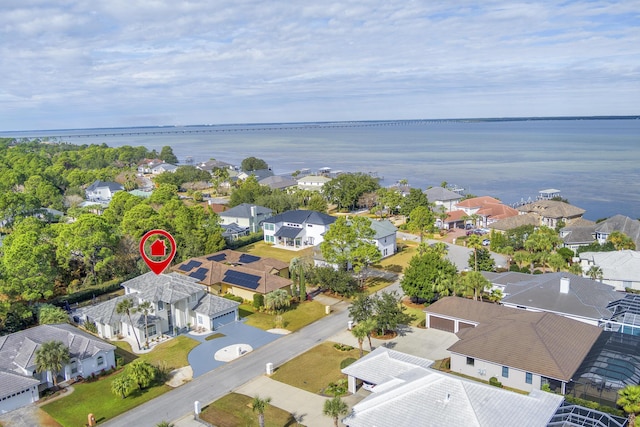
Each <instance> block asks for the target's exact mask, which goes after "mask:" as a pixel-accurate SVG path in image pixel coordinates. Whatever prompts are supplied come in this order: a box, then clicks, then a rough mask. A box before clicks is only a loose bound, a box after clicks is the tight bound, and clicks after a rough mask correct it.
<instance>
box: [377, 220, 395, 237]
mask: <svg viewBox="0 0 640 427" xmlns="http://www.w3.org/2000/svg"><path fill="white" fill-rule="evenodd" d="M371 228H372V229H373V231H374V232H375V234H374V236H373V238H374V239H380V238H382V237H386V236H389V235H391V234H394V233H395V232H397V231H398V229H397V228H396V226H395V225H393V223H392V222H391V221H389V220H388V219H384V220H371Z"/></svg>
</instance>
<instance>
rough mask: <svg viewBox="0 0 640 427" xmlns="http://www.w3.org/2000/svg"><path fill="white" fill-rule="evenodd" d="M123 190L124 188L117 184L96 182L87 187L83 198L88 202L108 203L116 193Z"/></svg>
mask: <svg viewBox="0 0 640 427" xmlns="http://www.w3.org/2000/svg"><path fill="white" fill-rule="evenodd" d="M122 190H124V187H123V186H122V185H120V184H118V183H117V182H105V181H100V180H97V181H95V182H94V183H93V184H91V185H90V186H88V187H87V189H86V190H85V191H84V192H85V197H86V199H87V200H89V201H90V202H103V203H104V202H106V203H108V202H110V201H111V198H112V197H113V195H114V194H115V193H117V192H118V191H122Z"/></svg>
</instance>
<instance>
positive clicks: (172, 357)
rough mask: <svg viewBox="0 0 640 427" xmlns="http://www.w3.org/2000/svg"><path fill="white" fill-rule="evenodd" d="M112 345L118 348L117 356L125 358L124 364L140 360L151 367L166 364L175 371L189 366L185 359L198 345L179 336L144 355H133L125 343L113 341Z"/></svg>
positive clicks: (187, 338) (191, 339) (196, 342)
mask: <svg viewBox="0 0 640 427" xmlns="http://www.w3.org/2000/svg"><path fill="white" fill-rule="evenodd" d="M112 344H113V345H115V346H116V347H118V349H119V350H117V354H119V355H121V356H123V357H125V363H129V362H131V361H132V360H135V359H137V358H140V359H142V360H146V361H147V362H149V363H151V364H152V365H158V364H160V363H161V362H166V364H167V366H169V367H171V368H173V369H177V368H182V367H183V366H187V365H188V364H189V361H188V359H187V356H188V355H189V352H190V351H191V350H193V348H194V347H196V346H197V345H198V344H200V343H199V342H198V341H197V340H194V339H193V338H189V337H188V336H186V335H179V336H177V337H175V338H172V339H170V340H168V341H165V342H163V343H161V344H158V345H156V346H155V347H154V348H153V350H151V351H150V352H149V353H144V354H134V353H133V351H132V350H131V346H130V345H129V343H128V342H126V341H115V342H112Z"/></svg>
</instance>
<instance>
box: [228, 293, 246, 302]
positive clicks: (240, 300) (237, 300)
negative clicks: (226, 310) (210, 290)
mask: <svg viewBox="0 0 640 427" xmlns="http://www.w3.org/2000/svg"><path fill="white" fill-rule="evenodd" d="M223 298H226V299H230V300H231V301H235V302H239V303H243V302H244V299H242V297H239V296H237V295H233V294H225V295H224V297H223Z"/></svg>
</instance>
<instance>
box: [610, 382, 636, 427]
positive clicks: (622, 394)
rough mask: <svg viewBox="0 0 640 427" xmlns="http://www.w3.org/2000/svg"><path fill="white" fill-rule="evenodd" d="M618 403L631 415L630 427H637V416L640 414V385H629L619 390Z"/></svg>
mask: <svg viewBox="0 0 640 427" xmlns="http://www.w3.org/2000/svg"><path fill="white" fill-rule="evenodd" d="M616 403H617V404H618V406H621V407H622V409H624V411H625V412H626V413H627V414H629V427H635V425H636V415H638V414H640V385H628V386H626V387H625V388H623V389H622V390H618V401H617V402H616Z"/></svg>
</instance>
